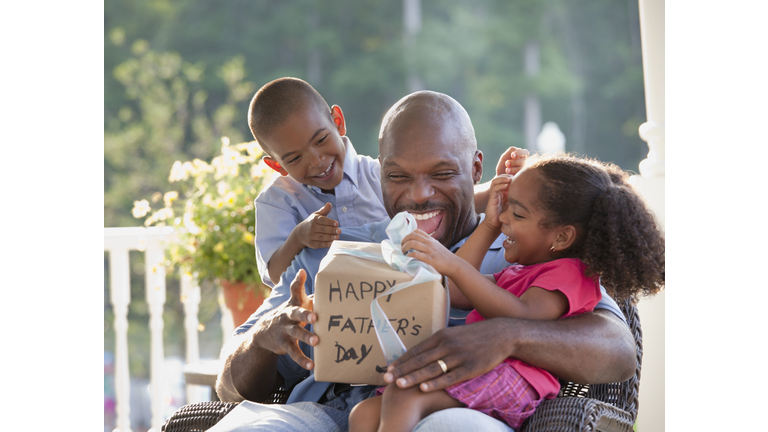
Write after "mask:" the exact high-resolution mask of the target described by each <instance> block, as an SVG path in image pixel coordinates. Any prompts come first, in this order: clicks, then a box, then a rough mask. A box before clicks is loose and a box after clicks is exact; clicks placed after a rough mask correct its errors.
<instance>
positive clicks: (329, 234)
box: [295, 203, 341, 249]
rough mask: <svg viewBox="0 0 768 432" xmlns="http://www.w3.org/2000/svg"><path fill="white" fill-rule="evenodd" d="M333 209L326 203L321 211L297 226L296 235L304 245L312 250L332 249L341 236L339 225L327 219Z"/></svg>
mask: <svg viewBox="0 0 768 432" xmlns="http://www.w3.org/2000/svg"><path fill="white" fill-rule="evenodd" d="M331 208H332V205H331V203H325V205H324V206H323V207H322V208H321V209H320V210H318V211H316V212H314V213H312V214H311V215H309V217H307V218H306V219H305V220H303V221H302V222H301V223H299V224H298V225H297V226H296V228H295V230H296V231H297V233H296V234H297V235H298V239H299V241H300V242H301V244H302V245H304V246H305V247H308V248H310V249H320V248H325V247H330V246H331V243H333V241H334V240H338V239H339V234H341V229H339V223H338V222H336V221H335V220H333V219H330V218H328V217H326V216H328V213H330V212H331Z"/></svg>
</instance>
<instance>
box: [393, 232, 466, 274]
mask: <svg viewBox="0 0 768 432" xmlns="http://www.w3.org/2000/svg"><path fill="white" fill-rule="evenodd" d="M402 247H403V253H404V254H407V255H408V256H409V257H412V258H416V259H417V260H419V261H423V262H425V263H427V264H429V265H431V266H432V267H434V268H435V270H437V271H438V272H439V273H440V274H443V275H446V276H449V275H450V272H451V270H453V269H455V268H456V266H455V265H452V264H451V263H452V262H454V261H453V260H457V259H460V258H458V257H457V256H456V255H454V254H453V252H451V251H449V250H448V249H446V247H445V246H443V244H442V243H440V242H439V241H437V240H435V239H434V238H432V236H431V235H429V234H427V233H425V232H424V231H422V230H420V229H416V230H415V231H414V232H412V233H410V234H408V235H407V236H405V237H404V238H403V241H402Z"/></svg>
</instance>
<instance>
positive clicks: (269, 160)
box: [261, 156, 288, 176]
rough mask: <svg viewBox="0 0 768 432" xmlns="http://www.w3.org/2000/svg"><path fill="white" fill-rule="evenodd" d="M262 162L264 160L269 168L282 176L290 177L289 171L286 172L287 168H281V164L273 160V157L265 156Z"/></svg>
mask: <svg viewBox="0 0 768 432" xmlns="http://www.w3.org/2000/svg"><path fill="white" fill-rule="evenodd" d="M261 160H263V161H264V163H265V164H267V166H268V167H270V168H272V169H273V170H275V171H277V172H279V173H280V175H281V176H287V175H288V171H286V170H285V168H283V167H282V166H280V164H279V163H278V162H277V161H276V160H274V159H272V157H271V156H264V157H263V158H262V159H261Z"/></svg>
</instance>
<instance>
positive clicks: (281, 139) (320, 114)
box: [248, 78, 387, 286]
mask: <svg viewBox="0 0 768 432" xmlns="http://www.w3.org/2000/svg"><path fill="white" fill-rule="evenodd" d="M248 124H249V126H250V128H251V132H252V133H253V136H254V137H255V138H256V140H257V141H258V142H259V145H260V146H261V148H262V149H263V150H264V152H265V153H267V155H268V156H265V157H264V162H265V163H266V164H267V165H269V166H270V167H271V168H272V169H273V170H275V171H277V172H278V173H280V175H281V176H280V177H277V178H275V179H274V180H273V181H272V182H271V183H270V184H269V185H268V186H267V187H266V188H265V189H264V190H262V192H261V193H260V194H259V196H258V197H257V198H256V201H255V207H256V223H255V225H256V260H257V263H258V267H259V274H261V277H262V280H263V281H264V282H265V283H266V284H268V285H270V286H274V284H275V283H277V282H278V281H279V280H280V275H281V274H282V273H283V272H284V271H285V269H286V268H287V267H288V265H290V263H291V261H293V258H294V257H295V256H296V254H298V253H299V252H301V250H302V249H303V248H304V247H310V248H313V249H315V248H322V247H328V246H330V244H331V242H332V241H333V240H335V239H337V238H338V235H339V234H340V233H341V230H340V227H356V226H361V225H364V224H366V223H371V222H377V221H380V220H382V219H384V218H386V217H387V212H386V210H385V209H384V206H383V204H382V197H381V187H380V181H379V173H380V167H379V163H378V161H377V160H375V159H373V158H371V157H368V156H365V155H358V154H357V152H356V151H355V148H354V147H353V146H352V142H351V141H350V140H349V138H347V137H346V136H345V135H346V132H347V129H346V123H345V121H344V113H343V112H342V111H341V108H339V107H338V106H337V105H334V106H333V107H329V106H328V104H327V103H326V101H325V100H324V99H323V97H322V96H320V94H319V93H318V92H317V91H316V90H315V89H314V88H313V87H312V86H311V85H309V83H307V82H305V81H303V80H300V79H298V78H280V79H277V80H274V81H272V82H270V83H267V84H266V85H264V86H263V87H262V88H261V89H259V91H258V92H256V95H255V96H254V97H253V99H252V100H251V104H250V108H249V110H248Z"/></svg>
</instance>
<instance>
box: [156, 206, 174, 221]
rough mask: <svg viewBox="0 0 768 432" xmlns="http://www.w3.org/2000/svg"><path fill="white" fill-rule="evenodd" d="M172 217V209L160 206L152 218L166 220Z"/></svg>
mask: <svg viewBox="0 0 768 432" xmlns="http://www.w3.org/2000/svg"><path fill="white" fill-rule="evenodd" d="M172 217H173V210H171V209H169V208H162V209H160V210H158V211H157V213H155V215H154V218H155V219H156V220H161V221H162V220H166V219H168V218H172Z"/></svg>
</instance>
